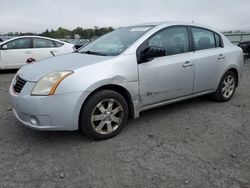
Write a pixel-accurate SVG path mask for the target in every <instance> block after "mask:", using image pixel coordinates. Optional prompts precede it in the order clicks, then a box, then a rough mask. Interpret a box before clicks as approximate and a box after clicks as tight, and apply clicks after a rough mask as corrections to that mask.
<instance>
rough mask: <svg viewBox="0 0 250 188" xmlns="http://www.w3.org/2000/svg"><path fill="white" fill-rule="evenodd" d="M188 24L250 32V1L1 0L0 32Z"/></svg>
mask: <svg viewBox="0 0 250 188" xmlns="http://www.w3.org/2000/svg"><path fill="white" fill-rule="evenodd" d="M152 21H188V22H192V21H194V22H197V23H201V24H204V25H208V26H210V27H213V28H215V29H218V30H222V31H225V30H239V29H242V30H250V0H181V1H180V0H122V1H119V0H0V33H2V34H3V33H7V32H15V31H18V32H43V31H44V30H45V29H57V28H58V27H64V28H68V29H74V28H76V27H78V26H80V27H83V28H87V27H88V28H89V27H93V26H99V27H102V26H113V27H120V26H127V25H133V24H138V23H145V22H152Z"/></svg>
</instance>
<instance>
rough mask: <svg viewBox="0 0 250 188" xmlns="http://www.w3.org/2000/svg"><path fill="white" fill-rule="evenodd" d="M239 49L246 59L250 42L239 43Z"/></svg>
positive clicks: (249, 51) (248, 54) (249, 53)
mask: <svg viewBox="0 0 250 188" xmlns="http://www.w3.org/2000/svg"><path fill="white" fill-rule="evenodd" d="M238 46H239V47H240V48H242V50H243V52H244V53H245V55H246V57H250V41H244V42H240V43H239V44H238Z"/></svg>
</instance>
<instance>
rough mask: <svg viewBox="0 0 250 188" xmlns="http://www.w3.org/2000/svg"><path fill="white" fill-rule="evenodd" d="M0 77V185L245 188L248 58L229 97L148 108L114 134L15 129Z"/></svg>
mask: <svg viewBox="0 0 250 188" xmlns="http://www.w3.org/2000/svg"><path fill="white" fill-rule="evenodd" d="M13 76H14V72H2V73H1V74H0V99H1V100H0V161H1V162H0V187H8V188H9V187H18V188H21V187H25V188H29V187H30V188H34V187H44V188H48V187H111V188H112V187H114V188H118V187H163V188H166V187H190V188H194V187H197V188H202V187H212V188H217V187H218V188H231V187H232V188H236V187H239V188H249V187H250V61H248V63H246V64H245V67H244V74H243V78H242V82H241V85H240V87H239V88H238V90H237V92H236V93H235V96H234V97H233V99H232V100H231V101H229V102H227V103H217V102H214V101H211V100H210V99H209V98H207V97H200V98H196V99H192V100H188V101H184V102H180V103H177V104H173V105H169V106H165V107H161V108H157V109H153V110H149V111H146V112H143V113H142V114H141V118H139V119H137V120H130V121H129V123H128V125H127V126H126V127H125V129H124V130H123V131H122V132H121V134H119V135H118V136H117V137H115V138H112V139H110V140H106V141H101V142H93V141H90V140H88V139H87V138H86V137H85V136H84V135H82V134H81V133H80V132H78V131H75V132H38V131H33V130H30V129H28V128H25V127H24V126H22V125H21V124H20V123H19V122H18V121H17V120H16V119H15V117H14V115H13V114H12V112H11V108H10V105H9V102H8V87H9V84H10V81H11V79H12V78H13Z"/></svg>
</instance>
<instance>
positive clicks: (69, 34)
mask: <svg viewBox="0 0 250 188" xmlns="http://www.w3.org/2000/svg"><path fill="white" fill-rule="evenodd" d="M113 30H114V28H113V27H101V28H99V27H97V26H95V27H94V28H87V29H83V28H81V27H77V28H76V29H74V30H68V29H65V28H62V27H59V28H58V29H57V30H53V29H51V30H48V29H47V30H46V31H44V32H42V33H31V32H26V33H23V32H9V33H8V35H9V36H24V35H39V36H43V37H51V38H77V37H80V38H84V39H92V38H95V37H99V36H101V35H104V34H106V33H109V32H111V31H113Z"/></svg>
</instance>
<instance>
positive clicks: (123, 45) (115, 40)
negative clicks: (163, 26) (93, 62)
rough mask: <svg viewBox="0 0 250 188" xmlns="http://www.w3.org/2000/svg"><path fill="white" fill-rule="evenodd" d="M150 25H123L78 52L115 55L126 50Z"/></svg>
mask: <svg viewBox="0 0 250 188" xmlns="http://www.w3.org/2000/svg"><path fill="white" fill-rule="evenodd" d="M151 28H152V26H135V27H124V28H120V29H117V30H115V31H113V32H111V33H108V34H106V35H104V36H102V37H100V38H99V39H97V40H95V41H93V42H92V43H90V44H89V45H87V46H85V47H83V48H81V49H80V50H79V51H78V52H79V53H87V54H94V55H103V56H116V55H119V54H120V53H122V52H123V51H124V50H126V49H127V48H128V47H129V46H130V45H131V44H132V43H134V42H135V41H136V40H137V39H138V38H139V37H141V36H142V35H143V34H144V33H146V32H147V31H148V30H149V29H151Z"/></svg>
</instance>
